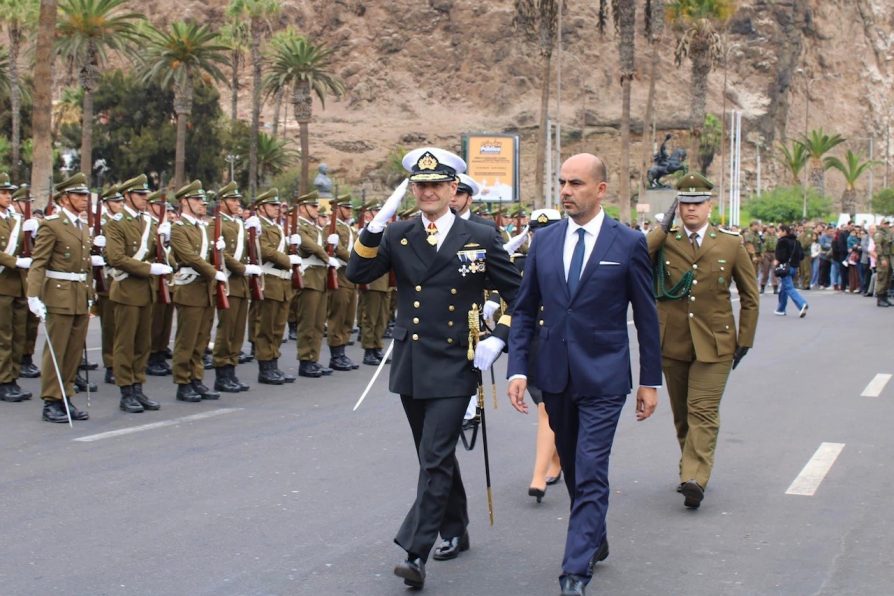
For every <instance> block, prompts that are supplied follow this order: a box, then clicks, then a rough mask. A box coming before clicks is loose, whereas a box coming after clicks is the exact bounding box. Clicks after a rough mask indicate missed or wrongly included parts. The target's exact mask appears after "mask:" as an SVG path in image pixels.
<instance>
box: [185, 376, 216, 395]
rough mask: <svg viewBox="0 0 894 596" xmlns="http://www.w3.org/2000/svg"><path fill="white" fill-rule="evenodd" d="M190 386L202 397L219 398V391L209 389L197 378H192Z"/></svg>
mask: <svg viewBox="0 0 894 596" xmlns="http://www.w3.org/2000/svg"><path fill="white" fill-rule="evenodd" d="M192 388H193V389H195V390H196V393H198V394H199V395H200V396H201V397H202V399H220V393H217V392H216V391H211V390H210V389H208V387H206V386H205V384H204V383H202V382H201V381H199V380H198V379H193V381H192Z"/></svg>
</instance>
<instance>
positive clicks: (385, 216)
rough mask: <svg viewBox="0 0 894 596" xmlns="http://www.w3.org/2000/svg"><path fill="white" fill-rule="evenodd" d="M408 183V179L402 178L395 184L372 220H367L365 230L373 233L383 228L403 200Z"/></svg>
mask: <svg viewBox="0 0 894 596" xmlns="http://www.w3.org/2000/svg"><path fill="white" fill-rule="evenodd" d="M409 184H410V180H409V179H408V178H404V181H403V182H401V183H400V184H398V185H397V188H395V189H394V192H393V193H391V196H390V197H388V200H387V201H385V204H384V205H382V208H381V209H380V210H379V212H378V213H376V216H375V217H373V218H372V221H371V222H369V224H367V226H366V229H367V230H369V231H370V232H372V233H373V234H378V233H380V232H382V230H384V229H385V224H387V223H388V220H389V219H391V218H392V217H394V214H395V213H397V208H398V207H400V203H401V201H403V200H404V195H405V194H407V185H409Z"/></svg>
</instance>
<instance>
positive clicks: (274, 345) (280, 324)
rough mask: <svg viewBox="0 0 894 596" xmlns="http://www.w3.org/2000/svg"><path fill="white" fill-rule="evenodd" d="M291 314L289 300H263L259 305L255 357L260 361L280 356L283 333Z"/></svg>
mask: <svg viewBox="0 0 894 596" xmlns="http://www.w3.org/2000/svg"><path fill="white" fill-rule="evenodd" d="M288 316H289V301H287V300H282V301H281V300H267V299H265V300H263V301H262V302H261V303H260V304H259V305H258V319H257V324H256V325H255V358H256V359H257V360H258V361H259V362H266V361H268V360H276V359H277V358H279V356H280V349H279V348H280V346H281V345H282V335H283V332H284V331H285V329H286V319H287V318H288Z"/></svg>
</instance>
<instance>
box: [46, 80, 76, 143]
mask: <svg viewBox="0 0 894 596" xmlns="http://www.w3.org/2000/svg"><path fill="white" fill-rule="evenodd" d="M83 95H84V93H83V89H81V88H80V87H66V88H65V89H63V90H62V96H61V97H60V98H59V101H57V102H55V104H54V105H53V138H57V137H58V136H59V129H60V128H62V125H63V124H74V123H76V122H77V121H78V120H79V119H80V117H81V104H82V103H83V101H84V97H83Z"/></svg>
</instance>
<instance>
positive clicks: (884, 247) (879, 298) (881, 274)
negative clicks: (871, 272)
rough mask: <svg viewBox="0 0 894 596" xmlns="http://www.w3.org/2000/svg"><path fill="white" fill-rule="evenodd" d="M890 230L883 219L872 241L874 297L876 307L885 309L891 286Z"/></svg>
mask: <svg viewBox="0 0 894 596" xmlns="http://www.w3.org/2000/svg"><path fill="white" fill-rule="evenodd" d="M891 239H892V236H891V228H890V227H889V226H888V220H887V219H883V220H882V221H881V223H880V224H879V225H878V226H877V227H876V229H875V235H873V237H872V240H873V242H875V254H876V257H875V271H876V278H875V295H876V305H877V306H881V307H884V308H887V307H889V306H891V303H890V302H889V301H888V288H889V287H890V285H891Z"/></svg>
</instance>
